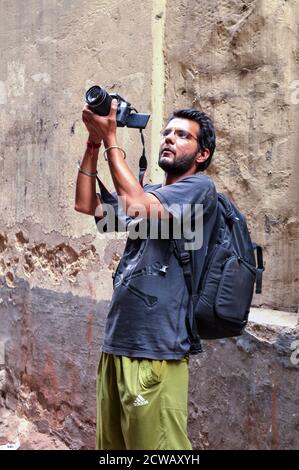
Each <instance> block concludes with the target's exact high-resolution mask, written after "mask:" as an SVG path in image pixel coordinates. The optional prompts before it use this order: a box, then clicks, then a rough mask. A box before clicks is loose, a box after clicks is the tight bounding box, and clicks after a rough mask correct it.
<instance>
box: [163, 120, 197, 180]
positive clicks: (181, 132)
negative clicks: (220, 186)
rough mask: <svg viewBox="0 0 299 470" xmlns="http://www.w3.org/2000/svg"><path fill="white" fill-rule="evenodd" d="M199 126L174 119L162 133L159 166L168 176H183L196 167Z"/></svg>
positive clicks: (189, 121) (188, 121)
mask: <svg viewBox="0 0 299 470" xmlns="http://www.w3.org/2000/svg"><path fill="white" fill-rule="evenodd" d="M198 133H199V124H198V123H197V122H195V121H191V120H189V119H183V118H174V119H172V120H171V121H169V123H168V124H167V126H166V128H165V129H164V131H162V133H161V134H162V141H161V144H160V152H159V162H158V164H159V166H160V168H162V170H164V171H165V172H166V173H168V174H174V175H182V174H184V173H186V172H187V171H188V170H190V169H191V168H192V166H194V167H195V166H196V163H195V157H196V156H197V154H198V152H199V148H198V141H197V136H198Z"/></svg>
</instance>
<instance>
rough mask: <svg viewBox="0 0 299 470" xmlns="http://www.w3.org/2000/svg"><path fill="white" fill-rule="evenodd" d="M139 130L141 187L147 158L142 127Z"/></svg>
mask: <svg viewBox="0 0 299 470" xmlns="http://www.w3.org/2000/svg"><path fill="white" fill-rule="evenodd" d="M139 132H140V137H141V143H142V155H141V157H140V159H139V183H140V185H141V187H142V188H143V178H144V174H145V172H146V169H147V159H146V156H145V143H144V136H143V133H142V129H139Z"/></svg>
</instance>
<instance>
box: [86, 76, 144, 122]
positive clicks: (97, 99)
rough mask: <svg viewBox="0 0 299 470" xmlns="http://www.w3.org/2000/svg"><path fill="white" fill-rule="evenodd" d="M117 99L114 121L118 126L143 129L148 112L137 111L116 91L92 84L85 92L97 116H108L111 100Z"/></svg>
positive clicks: (89, 104) (88, 102)
mask: <svg viewBox="0 0 299 470" xmlns="http://www.w3.org/2000/svg"><path fill="white" fill-rule="evenodd" d="M114 98H116V99H117V113H116V122H117V126H118V127H125V126H127V127H133V128H135V129H145V128H146V126H147V123H148V120H149V118H150V115H149V114H143V113H138V112H137V110H136V109H135V108H133V107H132V106H131V103H129V102H128V101H126V100H124V99H123V98H122V97H121V96H120V95H118V94H116V93H111V94H109V93H107V91H106V90H104V88H101V87H100V86H98V85H94V86H92V87H91V88H89V90H87V92H86V94H85V101H86V103H87V104H88V107H89V109H90V110H91V111H92V112H94V113H95V114H98V115H99V116H108V114H109V113H110V108H111V102H112V100H113V99H114Z"/></svg>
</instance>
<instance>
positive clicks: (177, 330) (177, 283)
mask: <svg viewBox="0 0 299 470" xmlns="http://www.w3.org/2000/svg"><path fill="white" fill-rule="evenodd" d="M144 190H145V191H146V192H150V193H152V194H154V195H155V196H156V197H157V198H158V199H159V200H160V202H161V203H162V204H163V206H164V207H165V208H166V209H167V210H169V212H171V213H172V215H173V223H179V224H180V223H181V222H182V220H183V218H184V216H185V212H186V210H187V209H188V205H190V204H191V205H192V208H194V205H195V204H202V205H203V222H204V224H203V245H202V247H201V248H200V249H198V250H197V251H193V252H192V262H193V263H195V264H196V273H197V279H196V281H195V282H196V285H198V282H199V278H200V273H201V269H202V266H203V263H204V259H205V255H206V250H207V244H208V241H209V238H210V236H211V232H212V227H213V225H214V222H215V217H216V201H217V195H216V190H215V186H214V183H213V181H212V180H211V179H210V178H209V177H208V176H205V175H203V174H201V173H196V174H195V175H192V176H186V177H185V178H182V179H181V180H179V181H177V182H176V183H174V184H171V185H166V186H163V187H161V185H145V187H144ZM100 196H101V198H102V201H103V202H104V203H107V204H110V205H112V206H113V208H114V211H115V215H116V220H117V224H116V227H115V230H118V231H121V230H130V224H131V225H133V227H134V223H135V222H136V220H137V219H135V221H134V219H131V218H130V217H128V216H126V214H125V213H124V211H123V210H122V209H121V208H120V207H119V206H120V204H119V203H118V199H117V194H116V193H109V192H108V191H107V190H106V188H105V187H104V186H102V185H101V193H100ZM170 206H171V207H170ZM192 214H193V217H194V210H193V209H192ZM96 221H98V219H96ZM154 222H155V223H158V224H160V223H161V221H160V222H158V221H157V220H156V221H150V220H147V221H146V223H147V228H148V232H147V235H148V236H145V237H142V238H141V237H140V238H137V239H132V238H130V232H129V237H128V239H127V243H126V246H125V250H124V253H123V256H122V258H121V260H120V263H119V265H118V267H117V270H116V273H115V275H114V281H113V285H114V291H113V297H112V301H111V304H110V309H109V313H108V317H107V321H106V328H105V337H104V344H103V351H105V352H107V353H111V354H115V355H121V356H128V357H139V358H149V359H168V360H171V359H181V358H182V357H184V356H185V355H186V354H187V353H188V352H189V350H190V341H189V338H188V332H187V327H186V318H187V314H188V311H189V307H190V298H189V294H188V290H187V287H186V283H185V279H184V275H183V270H182V268H181V266H180V264H179V262H178V260H177V258H176V256H175V255H174V253H172V254H170V251H169V247H170V241H169V239H163V238H162V236H161V233H160V237H159V238H158V239H154V238H152V237H151V234H150V225H151V223H154ZM98 228H99V230H100V231H101V232H105V231H107V230H108V231H109V228H108V229H107V227H104V228H103V226H102V225H101V227H99V224H98ZM135 228H136V223H135ZM170 233H172V232H171V230H170ZM165 266H167V268H166V269H165Z"/></svg>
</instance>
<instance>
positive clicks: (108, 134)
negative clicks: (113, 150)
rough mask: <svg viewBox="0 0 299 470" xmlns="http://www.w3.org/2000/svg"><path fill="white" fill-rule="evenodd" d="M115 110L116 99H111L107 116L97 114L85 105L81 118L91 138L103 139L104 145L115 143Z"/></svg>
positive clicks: (97, 140)
mask: <svg viewBox="0 0 299 470" xmlns="http://www.w3.org/2000/svg"><path fill="white" fill-rule="evenodd" d="M116 111H117V100H116V99H113V100H112V103H111V109H110V113H109V114H108V116H98V115H97V114H95V113H93V112H92V111H91V110H90V109H89V108H88V106H87V104H86V105H85V106H84V108H83V111H82V120H83V122H84V124H85V126H86V128H87V130H88V132H89V134H90V136H91V137H92V139H93V140H95V139H96V140H95V141H96V142H99V141H101V140H103V141H104V144H105V147H109V146H111V145H115V143H116Z"/></svg>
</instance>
